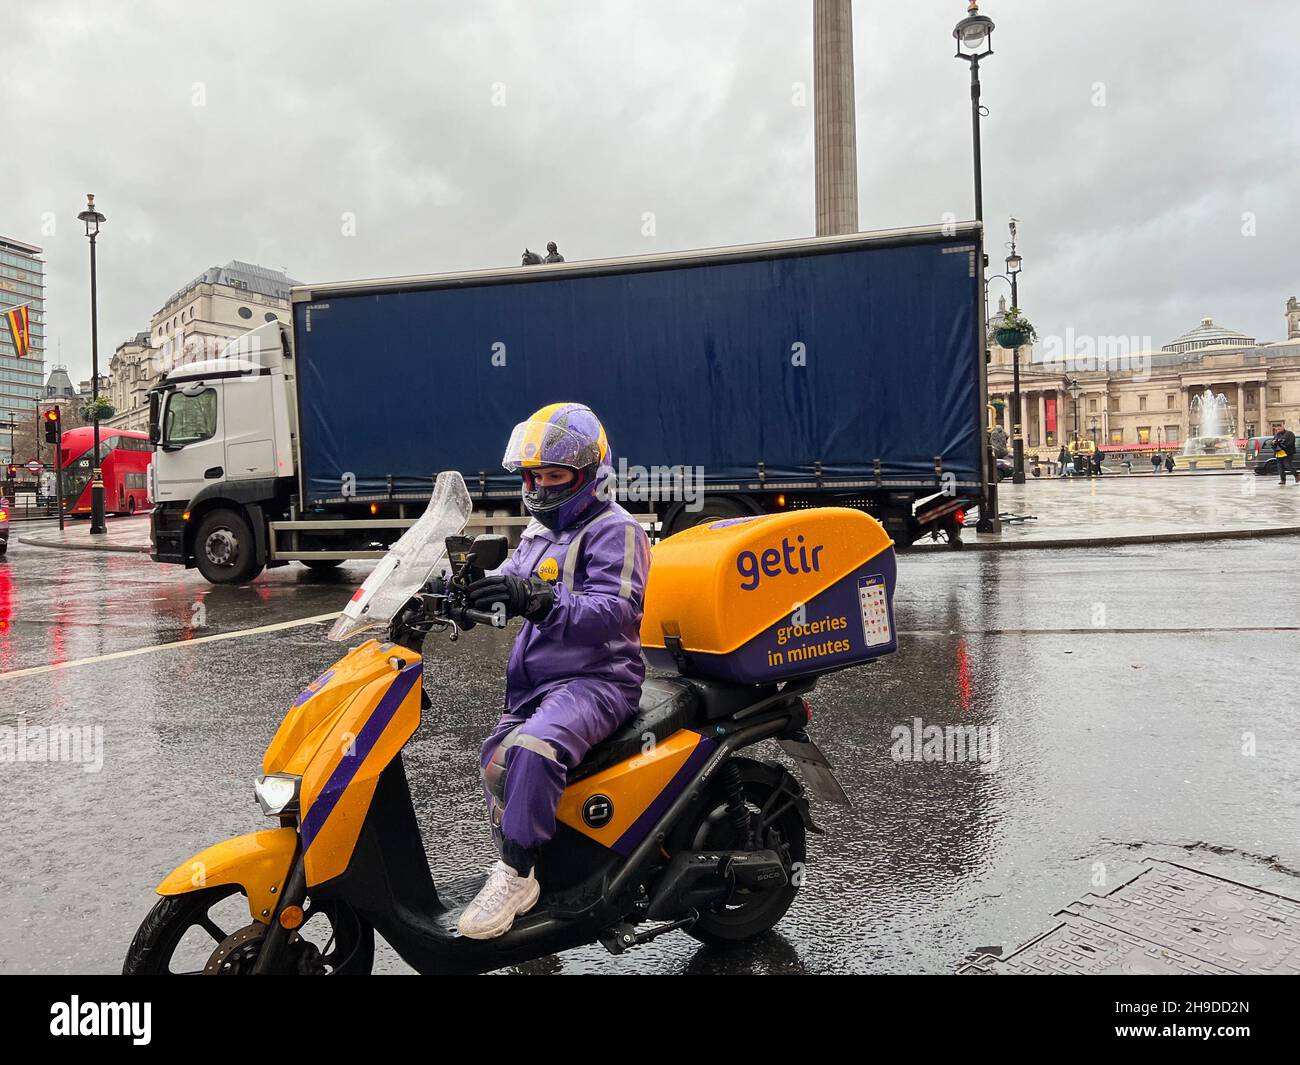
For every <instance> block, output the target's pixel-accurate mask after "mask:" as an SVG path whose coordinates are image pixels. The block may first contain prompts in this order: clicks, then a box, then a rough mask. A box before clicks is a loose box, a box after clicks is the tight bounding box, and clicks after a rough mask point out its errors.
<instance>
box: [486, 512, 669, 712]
mask: <svg viewBox="0 0 1300 1065" xmlns="http://www.w3.org/2000/svg"><path fill="white" fill-rule="evenodd" d="M649 570H650V542H649V540H648V538H647V537H646V534H645V530H644V529H642V528H641V525H640V523H639V522H638V521H637V520H636V519H635V518H633V517H632V515H631V514H629V513H628V512H627V511H626V510H624V509H623V508H622V507H621V506H619V505H618V504H617V503H614V502H607V503H604V504H601V503H597V504H596V506H595V507H593V508H592V510H591V511H590V512H589V513H588V514H586V515H583V519H582V520H581V521H579V522H578V523H577V524H576V525H573V526H571V527H570V528H567V529H562V530H560V531H558V532H552V531H551V530H549V529H547V528H546V527H545V526H544V525H542V524H541V523H540V522H537V521H534V522H530V523H529V525H528V527H527V528H526V529H525V530H524V533H523V536H522V537H521V538H520V541H519V547H518V548H516V549H515V552H514V554H512V555H511V556H510V559H509V561H507V562H506V564H505V565H504V566H502V567H501V570H500V572H502V573H507V574H512V575H514V576H516V577H541V578H542V579H543V580H547V581H550V582H552V583H553V584H554V585H555V593H556V599H555V605H554V606H553V607H552V608H551V612H550V613H549V614H548V615H547V616H546V618H545V619H544V620H543V621H542V622H541V623H540V624H534V623H533V622H531V621H525V622H524V626H523V628H522V629H521V630H520V632H519V635H518V636H517V637H516V638H515V645H514V647H513V648H512V650H511V652H510V662H509V665H507V667H506V707H507V709H508V710H509V711H510V712H512V713H513V712H514V711H516V710H518V709H519V707H521V706H523V705H524V704H526V703H528V702H529V701H530V700H532V699H535V698H537V697H539V696H541V695H543V694H545V693H546V692H547V691H549V690H550V689H551V688H554V687H556V686H557V685H560V684H563V683H564V682H565V681H568V680H573V679H574V678H576V677H581V678H583V679H585V680H588V681H591V680H595V681H605V682H607V683H609V684H611V685H613V686H614V687H615V688H616V689H617V690H618V691H619V693H620V694H621V695H623V696H624V698H626V700H627V705H628V708H629V711H631V712H635V710H636V706H637V703H638V701H639V700H640V698H641V683H642V681H644V680H645V664H644V663H643V662H642V660H641V612H642V605H643V603H644V599H645V582H646V575H647V573H648V572H649Z"/></svg>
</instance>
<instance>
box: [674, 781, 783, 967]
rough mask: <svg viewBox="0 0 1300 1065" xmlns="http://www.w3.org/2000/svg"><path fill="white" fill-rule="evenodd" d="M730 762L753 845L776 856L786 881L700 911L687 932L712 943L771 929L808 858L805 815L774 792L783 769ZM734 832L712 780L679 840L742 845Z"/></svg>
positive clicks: (692, 844) (702, 846) (704, 846)
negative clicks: (737, 776) (740, 790)
mask: <svg viewBox="0 0 1300 1065" xmlns="http://www.w3.org/2000/svg"><path fill="white" fill-rule="evenodd" d="M732 761H733V762H734V764H735V765H736V767H737V769H739V770H740V778H741V783H742V785H743V789H744V796H745V806H746V807H747V808H748V810H749V818H750V831H751V835H752V836H753V837H754V838H755V842H754V844H753V846H754V847H756V849H760V850H763V849H769V848H770V849H771V850H774V851H776V852H777V853H778V854H780V855H781V856H782V859H783V864H784V865H785V868H786V876H787V877H788V878H789V879H788V882H787V883H786V884H784V885H782V886H781V887H774V888H765V889H762V890H752V891H751V890H745V889H737V890H736V891H735V892H733V893H732V895H731V897H730V898H729V899H728V900H727V901H726V902H720V903H717V904H715V905H714V906H712V907H711V908H709V909H707V910H702V911H701V912H700V916H699V918H698V919H697V920H696V922H695V923H694V924H693V925H692V926H691V927H690V928H688V929H686V931H687V932H688V933H689V934H690V935H692V936H694V937H695V938H696V939H698V940H699V941H700V942H702V943H708V944H710V945H712V946H726V945H731V944H734V943H742V942H744V941H745V940H748V939H753V938H755V937H756V936H760V935H762V934H763V933H764V932H768V931H770V930H771V929H772V928H774V927H775V926H776V924H777V922H779V921H780V920H781V918H782V917H784V916H785V913H786V911H787V910H788V909H789V908H790V905H791V903H793V902H794V897H795V895H797V894H798V893H799V867H800V866H801V864H802V863H803V861H804V859H805V858H806V856H807V850H806V835H805V831H804V823H803V818H801V817H800V816H799V812H798V811H797V810H796V809H795V808H794V806H793V805H791V804H790V803H788V802H786V801H783V799H782V797H781V796H780V795H779V794H778V793H779V792H780V790H781V783H782V779H783V777H784V776H785V771H784V770H782V769H781V768H780V767H779V766H775V765H768V764H764V763H761V762H755V761H752V760H751V759H748V758H734V759H732ZM765 810H766V811H768V812H767V813H766V814H764V812H763V811H765ZM736 836H737V831H736V828H735V826H734V825H733V823H732V821H731V817H730V813H729V811H728V809H727V796H726V793H725V790H724V789H723V788H722V787H720V786H719V785H718V784H717V783H716V782H715V784H714V785H713V787H712V788H711V789H710V791H709V794H708V796H707V797H706V799H705V801H704V803H703V805H702V807H701V809H700V811H699V813H698V814H697V815H696V817H695V818H694V819H693V820H692V821H691V822H690V823H689V824H688V826H687V827H686V830H685V832H684V833H683V836H682V837H680V838H681V839H682V843H683V845H684V846H685V847H686V848H688V849H690V850H711V849H718V850H733V849H743V848H744V843H743V841H741V840H738V839H737V838H736Z"/></svg>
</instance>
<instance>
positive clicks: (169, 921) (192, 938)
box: [122, 884, 375, 976]
mask: <svg viewBox="0 0 1300 1065" xmlns="http://www.w3.org/2000/svg"><path fill="white" fill-rule="evenodd" d="M241 911H242V914H241ZM306 911H307V918H306V920H305V921H304V923H303V924H302V926H301V927H300V928H299V929H298V930H297V931H296V932H295V933H294V936H293V939H292V940H291V941H290V943H289V947H288V951H287V954H288V958H289V961H290V964H289V966H288V968H287V969H286V972H287V973H290V974H299V975H307V976H313V975H320V976H331V975H332V976H361V975H365V974H367V973H369V972H370V970H371V967H372V966H373V964H374V958H375V933H374V929H372V928H371V927H370V926H369V925H368V924H366V923H365V921H364V920H362V919H361V917H360V916H359V915H358V914H357V913H356V911H354V910H353V909H352V908H351V907H349V906H346V905H344V904H342V903H337V902H328V903H321V904H320V905H319V906H314V905H311V904H310V903H308V905H307V907H306ZM247 921H248V907H247V904H246V903H245V902H244V900H243V896H242V894H241V893H240V890H239V886H238V885H237V884H225V885H222V886H220V887H212V888H204V889H202V890H200V891H192V892H187V893H186V894H184V895H168V896H165V897H164V898H161V899H159V900H158V902H157V903H156V904H155V905H154V908H153V909H152V910H150V911H149V913H148V915H147V916H146V917H145V919H144V921H143V922H142V923H141V924H140V928H139V930H138V931H137V932H136V934H135V937H134V938H133V939H132V940H131V946H130V947H129V948H128V950H127V952H126V961H125V963H124V964H123V965H122V973H123V975H124V976H137V975H138V976H146V975H150V976H158V975H162V976H168V975H170V976H202V975H211V976H242V975H246V974H249V973H251V972H252V969H253V965H254V963H255V962H256V961H257V957H258V954H259V953H260V952H261V944H262V940H263V938H264V936H265V935H266V926H265V925H263V924H261V923H260V922H258V921H253V922H251V923H242V922H247Z"/></svg>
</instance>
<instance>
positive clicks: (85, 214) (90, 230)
mask: <svg viewBox="0 0 1300 1065" xmlns="http://www.w3.org/2000/svg"><path fill="white" fill-rule="evenodd" d="M77 220H78V221H81V222H85V223H86V236H87V237H88V238H89V239H90V405H91V412H92V414H93V415H94V417H93V419H92V421H93V422H94V426H95V443H94V447H95V450H94V453H93V455H92V457H91V460H90V461H91V464H92V466H93V470H94V472H93V473H92V474H91V481H90V532H91V535H92V536H93V535H96V534H103V533H104V532H105V531H106V530H105V528H104V471H103V467H102V466H101V465H100V454H99V303H98V292H97V291H96V277H95V238H96V237H98V236H99V225H100V223H101V222H103V221H105V218H104V216H103V215H102V214H100V212H98V211H96V210H95V196H94V194H93V193H89V192H88V193H86V209H85V210H84V211H82V212H81V214H79V215H77Z"/></svg>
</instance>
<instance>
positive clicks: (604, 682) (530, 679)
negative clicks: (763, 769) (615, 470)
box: [479, 502, 650, 874]
mask: <svg viewBox="0 0 1300 1065" xmlns="http://www.w3.org/2000/svg"><path fill="white" fill-rule="evenodd" d="M548 560H549V564H548V565H546V566H543V563H548ZM539 569H541V570H544V572H543V573H542V574H540V575H542V576H543V577H544V579H545V578H547V577H549V576H550V575H551V574H552V573H553V574H554V575H555V577H556V578H557V579H556V580H555V592H556V599H555V605H554V606H553V607H552V608H551V612H550V613H549V614H548V615H547V616H546V617H545V618H544V619H543V620H542V622H541V623H540V624H534V623H533V622H531V621H525V622H524V626H523V628H522V629H521V630H520V632H519V635H518V636H517V637H516V638H515V644H514V647H513V649H512V650H511V652H510V662H509V665H508V666H507V667H506V712H505V713H503V714H502V715H501V719H500V720H499V721H498V722H497V725H496V728H494V729H493V730H492V733H491V735H489V736H488V738H487V739H486V740H485V741H484V742H483V749H482V755H481V758H480V763H479V764H480V767H481V768H482V771H483V781H484V791H485V794H486V796H487V801H488V810H489V812H490V814H491V817H492V821H493V827H494V829H495V830H496V834H497V843H498V846H499V847H500V849H501V857H502V859H503V860H504V861H505V862H506V864H507V865H510V866H512V867H513V868H514V869H515V870H516V871H517V872H519V873H520V874H524V873H526V872H527V870H528V869H529V868H531V867H532V865H533V863H534V862H535V860H536V851H537V849H538V848H539V847H540V846H542V844H544V843H546V842H547V841H549V840H550V839H551V837H552V836H554V835H555V808H556V806H557V805H558V803H559V801H560V795H561V794H562V793H563V791H564V787H565V780H566V776H567V771H568V769H570V768H572V767H573V766H576V765H578V763H579V762H581V761H582V759H583V758H584V757H585V756H586V754H587V751H588V750H590V749H591V748H592V747H593V746H594V745H595V744H597V743H599V742H600V741H601V740H603V739H605V738H606V737H608V736H609V735H611V734H612V733H613V732H615V731H616V730H617V729H618V728H619V727H620V726H622V725H623V724H625V723H626V722H627V721H628V720H629V719H630V718H631V717H632V716H633V715H634V714H635V713H636V709H637V703H638V702H639V701H640V698H641V683H642V681H643V680H644V679H645V664H644V663H643V662H642V660H641V612H642V605H643V602H644V595H645V582H646V575H647V573H648V572H649V569H650V544H649V540H648V539H647V537H646V534H645V531H644V530H643V529H642V528H641V525H640V523H639V522H637V521H636V519H635V518H633V517H632V515H631V514H629V513H628V512H627V511H626V510H624V509H623V508H622V507H621V506H619V505H618V504H617V503H614V502H608V503H603V504H602V503H597V504H596V506H594V507H593V508H592V509H591V510H590V511H588V512H587V513H586V514H584V515H583V516H582V517H581V518H580V519H579V520H578V521H577V522H576V523H575V524H574V525H573V526H572V527H571V528H568V529H562V530H560V531H558V532H552V531H551V530H549V529H547V528H545V527H544V526H543V525H542V524H541V523H540V522H536V521H534V522H531V523H530V524H529V525H528V527H527V528H526V529H525V530H524V533H523V536H522V538H521V539H520V542H519V547H518V548H516V550H515V552H514V554H513V555H511V557H510V559H509V561H508V562H506V564H505V565H504V566H502V567H501V570H500V572H502V573H507V574H512V575H514V576H516V577H530V576H538V575H539Z"/></svg>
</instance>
